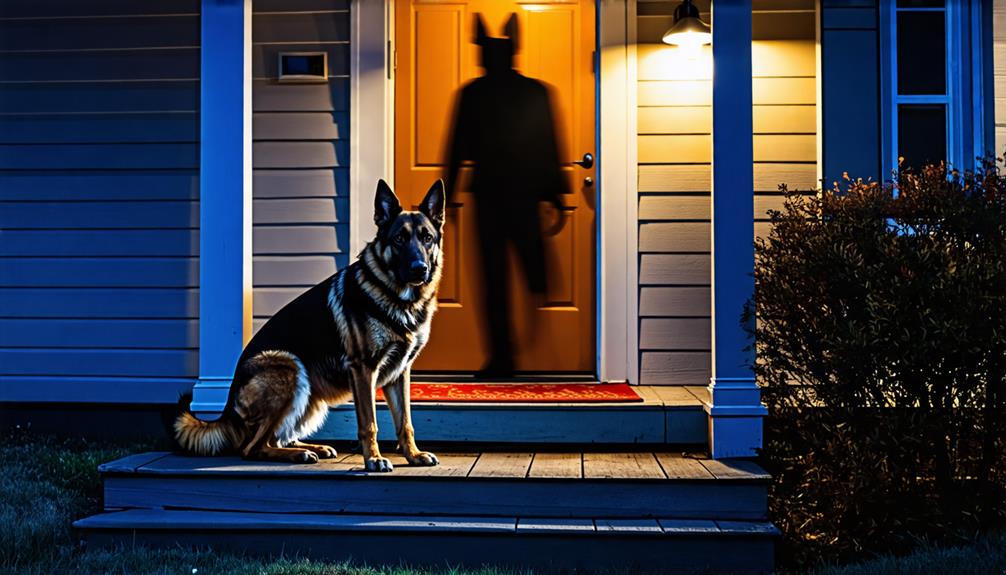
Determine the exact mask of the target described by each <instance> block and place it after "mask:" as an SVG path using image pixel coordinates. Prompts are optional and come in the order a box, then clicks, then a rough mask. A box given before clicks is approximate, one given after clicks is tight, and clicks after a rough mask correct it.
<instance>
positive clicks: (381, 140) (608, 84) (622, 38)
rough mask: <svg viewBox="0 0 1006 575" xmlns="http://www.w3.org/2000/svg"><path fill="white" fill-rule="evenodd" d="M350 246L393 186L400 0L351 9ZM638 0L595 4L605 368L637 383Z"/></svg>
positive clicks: (600, 327)
mask: <svg viewBox="0 0 1006 575" xmlns="http://www.w3.org/2000/svg"><path fill="white" fill-rule="evenodd" d="M350 11H351V14H350V17H351V21H352V24H351V33H350V94H351V96H350V110H351V111H350V114H351V116H350V118H351V120H350V153H349V158H350V162H349V182H350V200H349V206H350V207H349V218H350V219H349V242H350V243H349V249H350V253H351V257H356V254H358V253H359V252H360V250H361V249H362V248H363V246H364V245H366V243H367V242H368V241H370V239H371V238H372V237H373V235H374V231H375V228H374V225H373V223H372V220H373V218H372V217H371V214H370V210H371V206H372V205H373V199H374V193H375V191H376V186H375V185H376V182H377V179H378V178H384V179H385V180H386V181H388V182H389V183H391V185H392V186H394V181H393V180H394V171H395V170H394V141H395V140H394V118H395V110H394V95H395V86H394V76H395V75H394V73H393V70H392V71H391V73H389V68H393V67H394V60H395V53H394V33H393V32H394V13H395V10H394V0H384V1H383V2H382V1H380V0H353V2H352V4H351V7H350ZM635 14H636V2H635V0H626V1H616V0H596V19H597V22H598V36H597V40H598V41H597V47H598V48H597V50H598V51H597V54H598V66H597V76H596V78H595V82H596V83H595V86H596V88H595V94H596V95H597V105H596V107H595V110H596V112H595V114H596V116H595V126H596V128H597V129H596V130H595V134H596V136H595V138H596V141H597V143H598V146H599V149H598V153H597V154H595V155H596V156H597V159H598V187H597V194H598V195H597V200H598V204H597V205H598V206H599V208H598V210H597V222H598V226H597V247H598V249H597V269H598V273H597V280H596V286H595V293H596V298H595V301H596V307H597V310H596V312H595V317H597V344H596V350H597V358H596V361H595V365H596V369H597V374H598V376H599V377H600V379H601V380H602V381H629V382H631V383H638V381H639V346H638V334H639V330H638V325H637V324H638V319H637V318H638V311H637V310H638V292H639V289H638V275H637V269H638V257H639V256H638V253H637V250H636V245H637V235H638V224H637V216H636V213H637V200H636V198H637V176H636V174H637V166H636V157H637V152H636V47H635V34H636V18H635Z"/></svg>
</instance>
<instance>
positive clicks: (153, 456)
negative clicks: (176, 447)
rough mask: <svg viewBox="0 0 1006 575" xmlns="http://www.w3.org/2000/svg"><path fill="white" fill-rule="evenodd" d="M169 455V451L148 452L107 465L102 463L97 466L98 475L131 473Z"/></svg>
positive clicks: (129, 456)
mask: <svg viewBox="0 0 1006 575" xmlns="http://www.w3.org/2000/svg"><path fill="white" fill-rule="evenodd" d="M168 455H171V452H169V451H148V452H146V453H137V454H135V455H127V456H126V457H122V458H120V459H116V460H115V461H109V462H108V463H102V464H101V465H99V466H98V473H133V472H134V471H136V470H137V469H138V468H140V467H143V466H144V465H146V464H148V463H151V462H153V461H157V460H158V459H162V458H164V457H167V456H168Z"/></svg>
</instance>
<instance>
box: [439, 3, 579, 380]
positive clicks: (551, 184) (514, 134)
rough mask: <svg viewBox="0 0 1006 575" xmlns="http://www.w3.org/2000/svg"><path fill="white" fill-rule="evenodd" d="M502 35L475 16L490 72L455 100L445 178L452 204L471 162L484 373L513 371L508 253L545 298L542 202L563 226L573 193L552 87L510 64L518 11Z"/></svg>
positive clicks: (505, 374) (530, 285)
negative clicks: (486, 349) (567, 197)
mask: <svg viewBox="0 0 1006 575" xmlns="http://www.w3.org/2000/svg"><path fill="white" fill-rule="evenodd" d="M504 34H505V37H504V38H492V37H490V36H489V35H488V33H487V32H486V27H485V24H484V22H483V21H482V17H481V15H479V14H476V15H475V43H476V44H477V45H478V46H479V47H480V49H481V57H482V67H483V68H484V69H485V74H484V75H483V76H481V77H479V78H476V79H475V80H472V81H471V82H469V83H468V84H467V85H465V86H464V87H463V88H462V89H461V92H460V95H459V97H458V100H457V102H456V104H455V112H454V125H453V127H452V130H451V143H450V146H449V147H448V154H449V158H448V160H447V174H446V178H445V179H446V181H447V197H448V201H450V200H451V199H452V198H453V197H454V193H455V191H456V187H457V181H458V178H457V176H458V170H459V169H460V167H461V164H462V162H465V161H470V162H472V164H474V167H473V174H472V178H471V184H470V191H471V192H472V196H473V198H474V204H475V205H474V211H475V219H476V227H477V228H478V244H479V252H480V255H481V261H482V275H483V278H482V279H483V281H482V286H483V304H484V310H485V323H486V327H487V329H488V333H489V341H490V347H491V349H490V353H491V355H490V358H489V360H488V363H487V364H486V365H485V366H484V368H483V369H482V370H481V371H479V372H478V373H477V374H476V376H478V377H485V378H501V377H508V376H511V375H513V372H514V359H513V356H514V344H513V341H512V338H511V329H510V317H511V314H510V305H509V302H510V299H509V293H508V291H509V286H510V278H509V277H508V276H509V272H508V270H509V258H508V251H509V249H511V248H512V249H513V250H514V251H515V253H516V255H517V259H518V261H519V262H520V266H521V268H522V271H523V273H524V277H525V280H526V285H527V288H528V290H529V291H530V292H531V293H532V294H534V295H535V296H536V297H537V299H542V298H543V297H544V294H545V293H546V290H547V282H548V274H547V270H546V257H545V245H544V241H543V237H542V235H543V234H542V222H541V215H540V213H541V212H540V205H539V204H540V202H548V203H549V204H551V205H552V206H554V207H555V211H556V212H557V213H558V215H557V218H558V220H559V221H558V222H557V223H556V227H559V226H561V225H562V209H561V208H562V200H561V195H562V194H563V193H567V192H568V183H567V181H566V178H565V177H564V176H563V174H562V172H561V169H560V168H561V165H560V163H559V145H558V139H557V137H556V132H557V130H556V126H555V121H554V115H553V113H552V105H551V98H550V95H549V89H548V87H546V85H545V84H543V83H542V82H539V81H538V80H534V79H532V78H528V77H527V76H524V75H522V74H520V72H518V71H517V70H515V69H514V67H513V61H514V54H515V53H516V52H517V49H518V46H519V34H518V30H517V15H516V14H512V15H511V16H510V18H509V20H508V21H507V23H506V27H505V28H504ZM525 311H531V310H525Z"/></svg>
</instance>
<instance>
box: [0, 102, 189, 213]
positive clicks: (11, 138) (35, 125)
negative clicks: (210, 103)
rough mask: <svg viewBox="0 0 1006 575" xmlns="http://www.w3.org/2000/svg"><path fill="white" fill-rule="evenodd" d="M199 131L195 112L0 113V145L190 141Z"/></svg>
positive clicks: (141, 191)
mask: <svg viewBox="0 0 1006 575" xmlns="http://www.w3.org/2000/svg"><path fill="white" fill-rule="evenodd" d="M198 134H199V119H198V117H197V116H196V114H195V112H179V113H171V114H169V113H157V112H150V113H135V114H107V115H106V114H87V115H59V116H41V115H32V116H0V144H69V143H74V144H96V143H120V144H121V143H125V142H129V143H165V142H176V143H177V142H186V143H189V142H198V141H199V135H198ZM165 175H166V176H170V175H171V174H165ZM59 176H62V174H59ZM64 177H65V176H64ZM136 192H139V193H143V190H136ZM4 195H6V191H5V194H4Z"/></svg>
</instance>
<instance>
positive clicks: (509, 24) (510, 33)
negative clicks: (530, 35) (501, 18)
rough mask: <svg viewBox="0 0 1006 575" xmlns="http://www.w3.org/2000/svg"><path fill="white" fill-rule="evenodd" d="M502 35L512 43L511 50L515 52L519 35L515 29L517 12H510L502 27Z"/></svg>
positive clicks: (518, 42) (518, 43)
mask: <svg viewBox="0 0 1006 575" xmlns="http://www.w3.org/2000/svg"><path fill="white" fill-rule="evenodd" d="M503 35H504V36H506V37H507V38H509V39H510V42H512V43H513V51H514V52H517V50H518V48H519V46H520V39H519V38H518V37H519V36H520V34H519V32H518V31H517V13H516V12H514V13H512V14H510V18H509V19H508V20H507V21H506V26H504V27H503Z"/></svg>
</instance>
